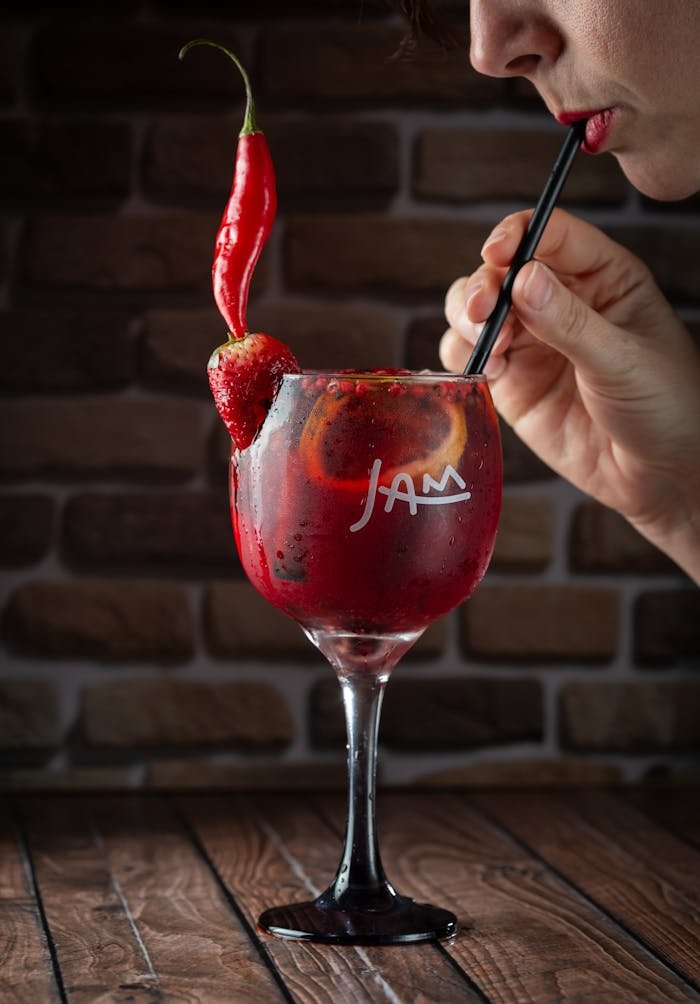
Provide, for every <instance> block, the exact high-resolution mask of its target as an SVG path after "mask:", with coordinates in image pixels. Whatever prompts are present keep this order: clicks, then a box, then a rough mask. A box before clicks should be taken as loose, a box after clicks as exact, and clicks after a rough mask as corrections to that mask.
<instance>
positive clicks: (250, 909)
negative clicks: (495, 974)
mask: <svg viewBox="0 0 700 1004" xmlns="http://www.w3.org/2000/svg"><path fill="white" fill-rule="evenodd" d="M180 804H181V805H182V807H183V811H184V812H185V814H186V815H187V817H188V819H189V820H190V821H191V824H192V826H193V827H194V828H195V829H196V832H197V833H198V835H199V837H200V839H201V841H202V843H203V845H204V847H205V848H206V850H207V853H208V854H209V855H210V856H211V858H212V860H213V861H214V862H215V864H216V867H217V869H218V870H219V872H220V874H221V875H222V877H223V879H224V880H225V882H226V883H227V885H228V886H229V888H230V889H231V891H232V893H233V894H234V895H235V897H236V899H237V900H238V902H239V903H240V904H241V906H242V908H243V909H244V910H245V912H246V915H247V916H248V917H249V918H250V921H251V923H255V921H256V919H257V917H258V915H259V914H260V912H261V911H262V910H263V909H264V908H265V907H268V906H273V905H280V904H283V903H290V902H295V901H299V900H303V899H307V898H313V896H314V895H315V894H316V893H317V892H319V891H321V889H322V888H325V886H327V885H328V884H329V882H330V881H331V880H332V878H333V874H334V872H335V868H336V866H337V863H338V859H339V857H340V840H339V838H338V835H337V834H335V833H333V832H332V830H330V829H329V828H328V826H327V825H325V824H324V823H323V821H322V820H321V818H320V817H319V816H318V815H317V813H316V812H314V811H313V810H312V809H311V808H310V807H309V805H308V803H307V800H306V799H305V798H304V797H302V796H293V797H285V796H279V797H252V798H249V799H246V800H242V799H236V800H234V801H231V802H227V803H224V802H223V801H222V800H221V799H218V798H209V799H197V800H192V799H187V800H185V801H183V802H181V803H180ZM262 937H263V938H264V947H265V950H266V951H267V952H268V953H269V955H270V958H271V959H272V960H273V962H274V965H275V966H276V967H277V969H278V970H279V972H280V974H281V975H282V977H283V979H284V981H285V983H286V985H287V986H288V987H289V991H290V994H291V997H292V998H293V1000H294V1001H298V1002H299V1004H322V1002H328V1001H333V1002H334V1004H336V1002H337V1004H356V1002H357V1004H360V1002H372V1004H374V1002H380V1001H390V1002H392V1004H399V1002H409V1001H415V1002H421V1004H432V1002H435V1004H438V1002H441V1004H444V1002H446V1001H450V1002H455V1004H460V1002H468V1004H476V1002H482V1001H483V998H481V997H480V996H479V995H478V993H476V992H475V991H474V989H473V988H472V987H471V986H470V985H469V982H468V981H467V980H466V979H465V978H464V976H463V975H462V974H461V973H460V972H459V971H458V969H457V968H456V967H455V966H453V965H452V964H451V963H450V961H449V959H447V958H446V957H445V955H444V953H443V951H442V949H441V948H439V947H436V946H435V945H431V944H423V945H413V946H397V947H391V948H372V947H354V946H342V947H341V946H334V945H314V944H310V943H308V942H288V941H284V940H282V939H277V938H271V937H268V936H265V935H262Z"/></svg>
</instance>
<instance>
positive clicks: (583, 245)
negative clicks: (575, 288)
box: [482, 209, 642, 275]
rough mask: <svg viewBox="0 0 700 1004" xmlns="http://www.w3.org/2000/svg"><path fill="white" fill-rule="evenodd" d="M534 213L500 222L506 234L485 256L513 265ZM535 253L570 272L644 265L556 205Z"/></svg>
mask: <svg viewBox="0 0 700 1004" xmlns="http://www.w3.org/2000/svg"><path fill="white" fill-rule="evenodd" d="M531 216H532V210H525V211H523V212H520V213H513V214H512V216H507V217H506V218H505V219H504V220H503V221H502V222H501V223H499V224H498V228H497V229H498V230H499V231H502V234H503V236H501V237H500V239H497V240H495V241H493V242H492V243H490V242H489V241H488V240H487V242H486V244H485V245H484V247H483V249H482V256H483V258H484V260H485V261H488V262H489V264H492V265H498V266H500V267H504V266H507V265H509V264H510V262H511V260H512V258H513V255H514V254H515V251H516V248H517V247H518V244H519V243H520V241H521V239H522V236H523V234H524V233H525V230H526V228H527V225H528V223H529V222H530V217H531ZM535 257H536V258H537V259H539V261H542V262H544V263H545V264H546V265H549V266H550V267H551V268H553V269H554V270H555V271H556V272H560V273H564V274H566V275H589V274H591V273H593V272H599V271H601V270H604V269H607V268H613V269H615V270H617V269H618V268H619V267H620V266H622V267H624V268H626V269H629V267H630V265H631V264H632V263H634V262H638V264H639V266H640V268H641V267H642V263H641V262H639V261H638V259H636V258H635V256H634V255H633V254H632V253H631V252H630V251H628V250H627V249H626V248H624V247H622V245H621V244H617V243H616V242H615V241H614V240H613V239H612V238H611V237H608V236H607V235H606V234H604V233H603V232H602V231H601V230H599V229H598V228H597V227H595V226H593V225H592V224H591V223H586V222H585V221H584V220H580V219H578V218H577V217H576V216H572V215H571V214H570V213H567V212H565V211H564V210H563V209H555V210H554V212H553V213H552V215H551V217H550V220H549V222H548V223H547V226H546V227H545V230H544V233H543V234H542V238H541V240H540V242H539V244H538V246H537V250H536V252H535Z"/></svg>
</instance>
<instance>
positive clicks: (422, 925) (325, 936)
mask: <svg viewBox="0 0 700 1004" xmlns="http://www.w3.org/2000/svg"><path fill="white" fill-rule="evenodd" d="M258 927H259V928H261V929H262V930H263V931H265V932H266V933H267V934H274V935H276V936H277V937H278V938H291V939H293V940H295V941H317V942H321V943H326V944H329V943H331V944H336V945H399V944H401V943H405V942H416V941H437V940H439V939H441V938H451V937H452V936H453V935H455V934H456V933H457V918H456V917H455V915H454V914H453V913H450V912H449V910H442V909H440V907H437V906H430V905H428V904H427V903H415V902H414V901H413V900H412V899H409V898H408V897H407V896H395V898H394V899H393V901H392V905H391V906H390V907H389V908H388V909H385V910H356V909H352V910H348V909H341V907H339V906H338V904H337V902H336V900H335V899H334V898H332V897H331V896H329V895H328V894H327V893H324V894H323V895H322V896H319V897H318V899H316V900H309V901H308V902H307V903H292V904H290V905H289V906H278V907H273V908H272V909H270V910H265V912H264V913H263V914H261V916H260V919H259V920H258Z"/></svg>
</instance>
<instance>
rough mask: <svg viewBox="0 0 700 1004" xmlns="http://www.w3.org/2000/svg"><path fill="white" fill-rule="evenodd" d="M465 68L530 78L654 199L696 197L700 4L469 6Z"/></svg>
mask: <svg viewBox="0 0 700 1004" xmlns="http://www.w3.org/2000/svg"><path fill="white" fill-rule="evenodd" d="M470 23H471V52H470V55H471V61H472V64H473V66H474V68H475V69H476V70H478V71H479V72H480V73H486V74H488V75H490V76H496V77H510V76H522V77H526V78H527V79H528V80H530V81H531V82H532V83H533V84H534V85H535V87H536V88H537V90H538V91H539V93H540V95H541V96H542V98H543V99H544V101H545V103H546V105H547V107H548V109H549V110H550V112H551V113H552V114H553V115H554V116H555V117H557V118H558V119H559V120H560V121H563V122H568V121H572V120H574V119H575V118H577V117H578V118H582V117H584V113H585V117H586V118H588V119H589V122H588V127H587V130H586V145H587V146H588V148H589V150H590V152H592V153H602V152H603V151H609V152H610V153H612V154H614V156H615V157H617V159H618V161H619V162H620V166H621V167H622V170H623V171H624V172H625V174H626V175H627V177H628V178H629V180H630V181H631V182H632V184H633V185H634V186H635V187H636V188H638V189H639V191H641V192H643V193H644V194H646V195H649V196H651V197H652V198H655V199H682V198H685V197H686V196H688V195H691V194H692V193H694V192H696V191H698V190H699V189H700V0H470Z"/></svg>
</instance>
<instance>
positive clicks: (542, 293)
mask: <svg viewBox="0 0 700 1004" xmlns="http://www.w3.org/2000/svg"><path fill="white" fill-rule="evenodd" d="M553 292H554V284H553V283H552V277H551V275H550V274H549V270H548V269H546V268H545V266H544V265H542V264H540V262H538V261H537V262H535V265H534V268H533V269H532V271H531V272H530V275H529V276H528V277H527V282H526V283H525V285H524V286H523V295H524V297H525V301H526V303H527V304H528V306H530V307H532V309H533V310H542V308H543V307H544V306H545V305H546V304H547V303H549V301H550V299H551V297H552V293H553Z"/></svg>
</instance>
